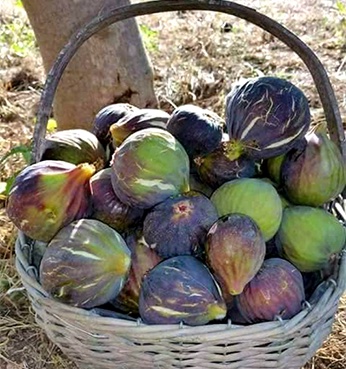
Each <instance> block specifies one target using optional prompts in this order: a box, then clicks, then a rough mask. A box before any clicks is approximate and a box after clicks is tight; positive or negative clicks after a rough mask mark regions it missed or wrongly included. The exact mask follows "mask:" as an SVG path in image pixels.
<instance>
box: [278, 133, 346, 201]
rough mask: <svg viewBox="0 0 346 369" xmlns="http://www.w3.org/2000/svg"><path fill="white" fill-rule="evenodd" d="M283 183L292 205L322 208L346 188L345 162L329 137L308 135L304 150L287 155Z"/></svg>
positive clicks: (314, 134) (293, 150)
mask: <svg viewBox="0 0 346 369" xmlns="http://www.w3.org/2000/svg"><path fill="white" fill-rule="evenodd" d="M281 182H282V186H283V190H284V192H285V195H286V197H287V198H288V200H290V201H291V202H292V203H294V204H297V205H307V206H314V207H318V206H321V205H323V204H324V203H326V202H328V201H330V200H332V199H334V198H335V197H337V196H338V195H339V194H340V193H341V192H342V190H343V189H344V188H345V186H346V166H345V160H344V158H343V157H342V154H341V152H340V150H339V149H338V147H337V145H336V144H335V143H334V142H333V141H331V140H330V139H329V138H328V136H327V134H326V133H324V132H322V131H321V132H318V131H316V132H311V133H309V134H308V135H306V141H305V145H304V147H303V148H299V149H292V150H291V151H290V152H289V153H287V155H286V157H285V160H284V162H283V163H282V170H281Z"/></svg>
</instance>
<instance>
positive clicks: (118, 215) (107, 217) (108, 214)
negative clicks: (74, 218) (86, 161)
mask: <svg viewBox="0 0 346 369" xmlns="http://www.w3.org/2000/svg"><path fill="white" fill-rule="evenodd" d="M111 172H112V169H111V168H106V169H103V170H101V171H99V172H97V173H95V174H94V175H93V176H92V177H91V178H90V190H91V204H92V206H91V207H92V210H91V215H90V217H91V218H94V219H98V220H100V221H102V222H104V223H106V224H108V225H109V226H110V227H112V228H114V229H115V230H117V231H118V232H120V233H123V232H125V231H129V230H130V229H132V228H134V227H135V226H137V225H138V224H139V223H140V222H141V220H142V218H143V216H144V211H143V210H142V209H138V208H134V207H131V206H128V205H126V204H124V203H122V202H121V201H120V200H119V199H118V197H117V196H116V194H115V193H114V190H113V186H112V181H111Z"/></svg>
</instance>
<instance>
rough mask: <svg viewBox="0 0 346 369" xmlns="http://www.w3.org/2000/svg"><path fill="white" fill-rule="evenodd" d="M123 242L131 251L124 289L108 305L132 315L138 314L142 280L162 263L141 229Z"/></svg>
mask: <svg viewBox="0 0 346 369" xmlns="http://www.w3.org/2000/svg"><path fill="white" fill-rule="evenodd" d="M125 242H126V244H127V247H128V248H129V249H130V251H131V267H130V272H129V275H128V277H127V280H126V282H125V284H124V287H123V288H122V290H121V291H120V293H119V294H118V295H117V296H116V298H115V299H113V300H111V301H110V303H111V304H112V305H113V306H114V307H116V308H117V309H119V310H121V311H123V312H126V313H128V314H132V315H138V314H139V307H138V304H139V291H140V289H141V285H142V279H143V277H144V275H145V274H146V273H148V272H149V271H150V270H151V269H152V268H153V267H154V266H155V265H157V264H158V263H159V262H161V261H162V258H161V257H160V256H159V255H157V253H156V252H155V250H153V249H151V248H150V247H149V245H148V244H147V242H146V241H145V239H144V237H143V232H142V230H141V229H137V230H136V231H134V232H132V233H130V234H129V235H128V236H127V237H126V238H125Z"/></svg>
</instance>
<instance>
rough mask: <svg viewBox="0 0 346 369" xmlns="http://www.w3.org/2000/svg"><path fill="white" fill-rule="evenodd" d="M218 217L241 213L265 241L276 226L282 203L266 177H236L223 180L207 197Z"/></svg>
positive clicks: (278, 222) (277, 227)
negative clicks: (256, 228) (255, 227)
mask: <svg viewBox="0 0 346 369" xmlns="http://www.w3.org/2000/svg"><path fill="white" fill-rule="evenodd" d="M211 201H212V202H213V203H214V205H215V207H216V209H217V211H218V214H219V216H223V215H226V214H231V213H241V214H245V215H248V216H249V217H251V218H252V219H253V220H254V221H255V222H256V223H257V225H258V226H259V229H260V230H261V232H262V235H263V237H264V240H265V241H268V240H270V239H271V238H272V237H273V236H274V235H275V233H276V232H277V230H278V229H279V226H280V222H281V217H282V203H281V199H280V196H279V194H278V193H277V191H276V189H275V188H274V186H272V185H271V184H270V183H268V182H267V181H266V180H261V179H257V178H240V179H235V180H233V181H229V182H226V183H224V184H223V185H222V186H221V187H219V188H218V189H217V190H216V191H215V192H214V193H213V194H212V196H211Z"/></svg>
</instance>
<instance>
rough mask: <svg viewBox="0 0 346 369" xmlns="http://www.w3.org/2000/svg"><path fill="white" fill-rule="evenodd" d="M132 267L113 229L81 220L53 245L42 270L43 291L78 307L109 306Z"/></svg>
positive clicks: (72, 225)
mask: <svg viewBox="0 0 346 369" xmlns="http://www.w3.org/2000/svg"><path fill="white" fill-rule="evenodd" d="M130 263H131V253H130V250H129V249H128V247H127V245H126V243H125V241H124V239H123V238H122V237H121V236H120V234H119V233H118V232H116V231H115V230H114V229H112V228H111V227H109V226H107V225H106V224H104V223H102V222H100V221H98V220H93V219H80V220H78V221H75V222H72V223H70V224H69V225H68V226H66V227H64V228H63V229H61V230H60V231H59V232H58V234H57V235H56V236H55V237H54V238H53V239H52V240H51V241H50V243H49V244H48V247H47V250H46V252H45V253H44V255H43V258H42V262H41V267H40V282H41V284H42V287H43V288H44V289H45V290H46V291H47V292H48V293H49V294H50V295H51V296H52V297H53V298H55V299H57V300H60V301H61V302H64V303H66V304H70V305H73V306H77V307H83V308H92V307H95V306H99V305H102V304H105V303H106V302H108V301H110V300H111V299H112V298H115V296H116V295H117V294H118V293H119V292H120V290H121V289H122V287H123V285H124V282H125V279H126V276H127V274H128V272H129V268H130Z"/></svg>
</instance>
